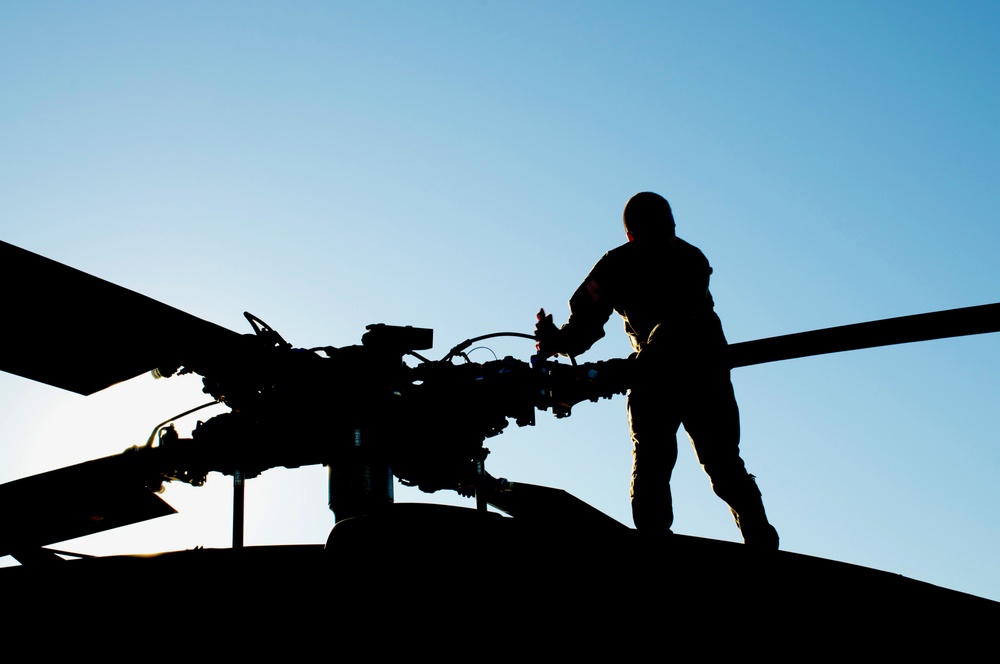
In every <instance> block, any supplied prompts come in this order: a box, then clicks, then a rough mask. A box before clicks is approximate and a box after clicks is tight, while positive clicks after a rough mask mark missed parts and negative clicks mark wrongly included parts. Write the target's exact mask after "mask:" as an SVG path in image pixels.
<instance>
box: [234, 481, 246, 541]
mask: <svg viewBox="0 0 1000 664" xmlns="http://www.w3.org/2000/svg"><path fill="white" fill-rule="evenodd" d="M245 490H246V480H245V479H244V477H243V471H242V470H237V471H235V472H234V473H233V548H234V549H242V548H243V512H244V508H243V505H244V491H245Z"/></svg>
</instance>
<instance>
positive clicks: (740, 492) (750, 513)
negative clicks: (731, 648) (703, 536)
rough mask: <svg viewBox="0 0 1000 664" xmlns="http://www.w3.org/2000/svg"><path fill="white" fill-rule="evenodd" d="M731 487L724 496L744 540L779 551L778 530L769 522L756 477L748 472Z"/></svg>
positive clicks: (769, 549)
mask: <svg viewBox="0 0 1000 664" xmlns="http://www.w3.org/2000/svg"><path fill="white" fill-rule="evenodd" d="M729 489H730V490H729V491H727V492H726V493H727V495H725V496H722V498H723V500H725V501H726V502H727V503H728V504H729V510H730V511H731V512H732V513H733V518H734V519H735V520H736V525H737V526H739V529H740V532H741V533H742V534H743V542H744V543H745V544H746V545H747V546H750V547H753V548H755V549H759V550H767V551H777V549H778V531H777V530H775V529H774V526H772V525H771V524H770V523H768V520H767V513H766V512H765V511H764V501H763V499H762V498H761V494H760V489H759V488H758V487H757V482H756V478H755V477H754V476H753V475H750V474H749V473H747V475H746V477H745V478H741V479H740V480H739V481H738V484H737V486H733V487H730V488H729Z"/></svg>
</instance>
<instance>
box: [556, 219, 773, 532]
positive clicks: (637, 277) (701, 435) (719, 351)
mask: <svg viewBox="0 0 1000 664" xmlns="http://www.w3.org/2000/svg"><path fill="white" fill-rule="evenodd" d="M711 274H712V268H711V267H710V266H709V262H708V259H707V258H705V255H704V254H703V253H702V252H701V251H700V250H699V249H698V248H697V247H694V246H693V245H691V244H689V243H687V242H685V241H684V240H682V239H680V238H674V237H671V238H670V239H669V240H664V241H662V242H657V243H640V242H629V243H627V244H624V245H622V246H620V247H617V248H616V249H612V250H611V251H609V252H607V253H606V254H605V255H604V256H603V257H602V258H601V259H600V260H599V261H598V262H597V264H596V265H594V267H593V269H592V270H591V272H590V274H588V275H587V278H586V279H584V281H583V283H582V284H581V285H580V287H579V288H578V289H577V290H576V292H574V293H573V296H572V297H571V298H570V301H569V306H570V317H569V320H568V321H567V323H566V324H565V325H564V326H563V327H562V328H561V329H560V330H559V333H558V337H557V341H556V344H555V345H556V347H557V349H558V350H559V352H562V353H565V354H568V355H578V354H580V353H582V352H583V351H585V350H587V349H588V348H590V347H591V346H592V345H593V344H594V342H596V341H597V340H598V339H600V338H601V337H603V336H604V325H605V323H606V322H607V321H608V318H609V317H610V316H611V313H612V312H617V313H618V314H619V315H620V316H621V317H622V319H623V320H624V323H625V331H626V333H627V334H628V335H629V339H630V340H631V343H632V347H633V348H634V349H635V351H636V352H637V353H638V355H637V359H636V365H637V369H638V377H637V380H636V382H635V384H634V385H633V386H632V388H631V389H630V390H629V395H628V416H629V427H630V430H631V435H632V446H633V447H632V454H633V465H632V482H631V502H632V517H633V521H634V523H635V526H636V528H637V529H639V530H641V531H645V532H656V531H661V532H664V533H665V532H669V530H670V527H671V525H672V523H673V507H672V500H671V495H670V476H671V473H672V471H673V467H674V464H675V463H676V460H677V429H678V427H679V426H680V425H682V424H683V425H684V429H685V430H686V431H687V433H688V435H689V437H690V438H691V442H692V444H693V446H694V449H695V452H696V454H697V455H698V461H699V462H700V463H701V464H702V467H703V468H704V469H705V472H706V473H707V474H708V476H709V478H710V479H711V481H712V488H713V490H714V491H715V493H716V495H718V496H719V497H720V498H722V499H723V500H724V501H725V502H726V503H727V504H728V505H729V506H730V509H731V510H732V513H733V516H734V518H735V519H736V522H737V525H739V526H740V529H741V531H742V533H743V536H744V540H745V541H746V542H747V543H748V544H755V545H759V546H762V547H764V548H777V545H778V536H777V533H776V532H775V531H774V528H772V527H771V526H770V524H769V523H768V522H767V517H766V515H765V512H764V506H763V503H762V501H761V496H760V491H759V490H758V489H757V485H756V482H755V481H754V478H753V476H752V475H750V474H749V473H748V472H747V470H746V468H745V466H744V463H743V459H742V458H741V457H740V451H739V441H740V417H739V407H738V406H737V403H736V397H735V395H734V392H733V385H732V382H731V380H730V367H729V364H728V358H727V356H726V353H727V343H726V337H725V334H724V333H723V330H722V323H721V321H720V320H719V317H718V316H717V315H716V313H715V309H714V302H713V301H712V295H711V293H710V291H709V277H710V275H711Z"/></svg>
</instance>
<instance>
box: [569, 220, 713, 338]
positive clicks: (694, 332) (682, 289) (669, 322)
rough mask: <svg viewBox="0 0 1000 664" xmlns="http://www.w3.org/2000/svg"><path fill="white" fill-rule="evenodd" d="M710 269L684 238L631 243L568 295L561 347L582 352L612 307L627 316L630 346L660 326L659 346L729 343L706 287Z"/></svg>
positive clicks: (601, 328)
mask: <svg viewBox="0 0 1000 664" xmlns="http://www.w3.org/2000/svg"><path fill="white" fill-rule="evenodd" d="M711 274H712V268H711V266H710V265H709V263H708V259H707V258H705V255H704V254H703V253H702V252H701V250H699V249H698V248H697V247H695V246H694V245H691V244H689V243H687V242H685V241H684V240H682V239H680V238H674V239H673V241H670V242H668V241H666V240H664V241H660V242H647V243H642V242H640V241H636V242H628V243H626V244H623V245H622V246H620V247H617V248H615V249H612V250H611V251H609V252H607V253H606V254H604V256H603V257H601V259H600V260H599V261H598V262H597V264H596V265H594V267H593V269H591V271H590V274H588V275H587V278H586V279H584V280H583V283H582V284H581V285H580V287H579V288H577V289H576V292H574V293H573V297H571V298H570V301H569V307H570V317H569V320H568V321H567V323H566V324H565V325H564V326H563V327H562V330H561V332H560V340H559V341H560V343H559V346H560V350H561V351H562V352H564V353H566V354H568V355H579V354H580V353H582V352H584V351H585V350H587V349H588V348H590V347H591V346H592V345H593V344H594V343H595V342H596V341H597V340H598V339H600V338H601V337H603V336H604V325H605V323H607V321H608V318H609V317H610V316H611V312H612V311H614V312H617V313H618V314H619V315H620V316H621V317H622V319H623V320H624V321H625V332H626V333H628V335H629V339H630V341H631V342H632V347H633V348H634V349H635V350H636V351H640V350H642V349H643V348H645V347H646V346H647V344H648V342H649V337H650V333H651V332H652V331H653V329H654V328H657V326H659V328H658V329H657V333H656V339H657V342H656V343H657V345H658V346H659V345H660V344H661V340H662V341H663V342H664V345H671V346H674V347H675V348H684V347H692V346H693V347H697V348H701V349H707V348H720V346H721V347H724V346H725V344H726V340H725V336H724V335H723V332H722V325H721V323H720V322H719V318H718V316H716V315H715V311H714V302H713V301H712V294H711V292H710V291H709V289H708V282H709V276H710V275H711Z"/></svg>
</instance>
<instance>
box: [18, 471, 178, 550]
mask: <svg viewBox="0 0 1000 664" xmlns="http://www.w3.org/2000/svg"><path fill="white" fill-rule="evenodd" d="M141 462H142V459H140V458H139V455H138V454H136V453H134V452H133V453H128V452H126V453H124V454H117V455H115V456H111V457H104V458H102V459H94V460H93V461H85V462H83V463H79V464H76V465H75V466H68V467H66V468H60V469H59V470H52V471H49V472H46V473H41V474H40V475H32V476H31V477H25V478H22V479H19V480H14V481H13V482H8V483H7V484H0V556H5V555H8V554H14V555H15V557H16V556H17V555H21V554H25V553H30V552H31V551H33V550H36V549H37V548H38V547H42V546H47V545H49V544H54V543H56V542H63V541H65V540H68V539H74V538H77V537H83V536H84V535H92V534H94V533H99V532H103V531H105V530H111V529H112V528H120V527H121V526H127V525H130V524H133V523H138V522H140V521H146V520H148V519H155V518H157V517H161V516H166V515H168V514H176V512H177V510H175V509H174V508H173V507H171V506H170V505H168V504H167V503H166V502H164V501H163V500H162V499H161V498H160V497H159V496H157V495H156V494H155V493H153V491H152V490H151V489H150V487H149V485H150V484H156V483H157V482H158V481H159V480H160V479H161V478H160V477H159V476H158V475H156V474H155V473H151V472H149V471H148V469H147V468H145V467H144V466H143V465H141Z"/></svg>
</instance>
